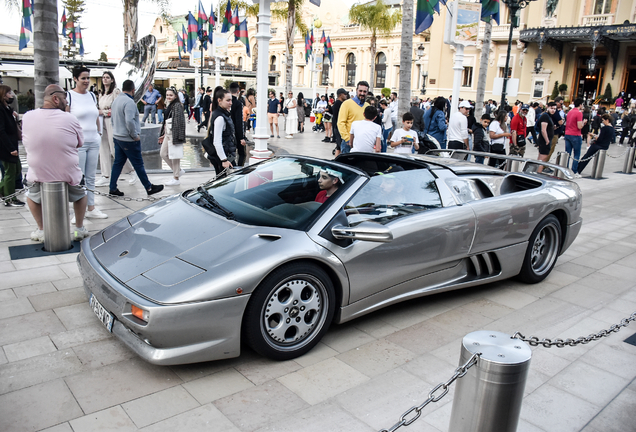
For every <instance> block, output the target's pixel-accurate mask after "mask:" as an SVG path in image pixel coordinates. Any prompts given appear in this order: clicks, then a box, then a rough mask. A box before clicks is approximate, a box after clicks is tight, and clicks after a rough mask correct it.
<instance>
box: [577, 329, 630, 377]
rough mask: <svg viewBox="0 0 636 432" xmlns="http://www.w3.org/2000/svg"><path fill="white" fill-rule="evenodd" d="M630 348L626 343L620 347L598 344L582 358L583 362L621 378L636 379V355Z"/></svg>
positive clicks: (619, 345)
mask: <svg viewBox="0 0 636 432" xmlns="http://www.w3.org/2000/svg"><path fill="white" fill-rule="evenodd" d="M622 339H623V338H621V340H622ZM628 347H630V346H629V345H627V344H625V343H620V344H618V345H607V344H604V343H598V344H597V345H596V346H594V347H592V348H591V349H590V350H589V351H588V352H587V353H585V354H584V355H582V356H581V361H583V362H585V363H587V364H590V365H592V366H596V367H597V368H600V369H603V370H605V371H607V372H611V373H613V374H615V375H618V376H620V377H623V378H626V379H634V378H635V377H636V355H635V354H633V353H630V352H629V351H628V349H629V348H628ZM631 348H633V347H631Z"/></svg>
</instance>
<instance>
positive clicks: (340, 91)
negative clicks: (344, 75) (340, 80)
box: [336, 88, 349, 96]
mask: <svg viewBox="0 0 636 432" xmlns="http://www.w3.org/2000/svg"><path fill="white" fill-rule="evenodd" d="M347 93H349V92H348V91H346V90H345V89H343V88H339V89H338V91H337V92H336V94H337V95H338V96H340V95H341V94H347Z"/></svg>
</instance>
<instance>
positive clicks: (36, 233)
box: [31, 228, 44, 242]
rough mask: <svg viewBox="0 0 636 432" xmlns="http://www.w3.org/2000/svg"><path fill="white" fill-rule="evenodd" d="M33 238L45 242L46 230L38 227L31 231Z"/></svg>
mask: <svg viewBox="0 0 636 432" xmlns="http://www.w3.org/2000/svg"><path fill="white" fill-rule="evenodd" d="M31 240H33V241H36V242H43V241H44V231H42V230H41V229H39V228H38V229H36V230H35V231H33V232H32V233H31Z"/></svg>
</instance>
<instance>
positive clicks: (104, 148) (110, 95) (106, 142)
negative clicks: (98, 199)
mask: <svg viewBox="0 0 636 432" xmlns="http://www.w3.org/2000/svg"><path fill="white" fill-rule="evenodd" d="M119 93H121V90H119V89H118V88H117V83H116V82H115V76H114V75H113V74H112V72H110V71H106V72H104V75H102V92H101V96H100V97H99V115H100V117H101V119H102V120H103V123H102V124H103V127H102V132H103V134H102V144H101V146H100V147H99V165H100V167H101V170H102V176H101V178H99V179H97V180H96V181H95V186H96V187H104V186H108V185H109V184H110V180H109V177H110V172H111V170H112V167H113V164H112V160H111V157H112V158H113V159H114V158H115V142H114V141H113V124H112V121H111V118H110V107H111V105H112V104H113V101H114V100H115V98H117V96H119ZM122 172H123V173H127V174H130V180H129V181H128V183H129V184H131V185H132V184H135V183H136V182H137V176H136V175H135V170H134V169H133V167H132V165H131V164H130V161H128V160H127V161H126V163H125V164H124V168H123V169H122Z"/></svg>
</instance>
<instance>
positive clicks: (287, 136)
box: [285, 135, 294, 139]
mask: <svg viewBox="0 0 636 432" xmlns="http://www.w3.org/2000/svg"><path fill="white" fill-rule="evenodd" d="M293 137H294V136H293V135H285V138H287V139H292V138H293Z"/></svg>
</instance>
